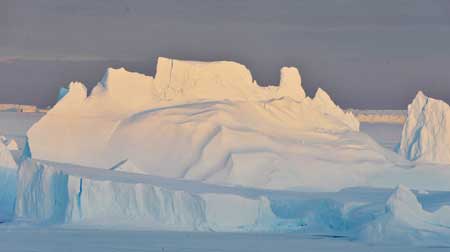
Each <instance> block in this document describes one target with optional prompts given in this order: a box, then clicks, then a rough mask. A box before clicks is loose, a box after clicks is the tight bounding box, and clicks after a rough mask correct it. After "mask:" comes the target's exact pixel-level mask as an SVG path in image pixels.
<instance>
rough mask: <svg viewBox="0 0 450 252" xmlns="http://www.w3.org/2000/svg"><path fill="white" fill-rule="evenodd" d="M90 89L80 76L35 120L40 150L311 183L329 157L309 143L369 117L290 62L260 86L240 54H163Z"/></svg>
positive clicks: (260, 183) (94, 160) (228, 179)
mask: <svg viewBox="0 0 450 252" xmlns="http://www.w3.org/2000/svg"><path fill="white" fill-rule="evenodd" d="M88 94H89V92H88V90H87V89H86V87H85V86H84V85H83V84H82V83H78V82H73V83H71V84H70V85H69V91H68V92H67V94H66V95H65V96H64V97H63V98H62V99H61V100H60V101H59V102H58V103H57V104H56V105H55V106H54V107H53V108H52V109H51V110H50V111H49V112H48V113H47V114H46V115H45V116H43V117H42V118H41V120H40V121H38V122H37V123H36V124H34V125H33V126H32V127H31V128H30V130H29V131H28V133H27V135H28V139H29V147H30V150H31V152H32V153H33V158H36V159H43V160H51V161H57V162H64V163H73V164H80V165H86V166H91V167H100V168H103V169H110V168H111V167H113V166H114V165H116V164H117V163H119V162H121V161H123V160H130V162H131V163H130V164H127V165H128V168H126V167H122V168H120V169H129V170H130V171H131V170H133V171H138V172H139V173H144V174H153V175H159V176H165V177H172V178H187V179H193V180H202V181H208V182H211V183H218V184H231V185H243V186H254V187H266V188H288V187H298V186H310V185H308V184H307V183H308V182H309V180H308V178H307V177H308V176H309V175H307V173H309V172H307V169H308V168H307V167H303V166H299V165H298V164H299V163H301V162H304V161H306V160H308V162H310V163H312V164H311V166H315V167H320V166H321V167H322V168H319V169H325V166H322V165H320V164H323V163H329V162H326V161H323V160H322V158H318V156H317V150H316V148H315V147H314V146H313V145H311V146H310V145H306V144H305V141H306V142H317V143H318V144H319V143H321V142H323V141H332V142H333V141H335V137H334V136H336V134H340V135H341V136H344V135H345V134H346V133H347V132H354V133H357V132H358V131H359V121H358V120H357V119H356V118H355V117H354V116H353V114H352V113H349V112H345V111H343V110H342V109H341V108H339V107H338V106H337V105H336V104H335V103H334V102H333V101H332V99H331V98H330V96H329V95H328V94H327V93H326V92H325V91H324V90H322V89H319V90H318V91H317V93H316V95H315V96H314V97H313V98H310V97H307V96H306V94H305V92H304V90H303V88H302V84H301V76H300V73H299V71H298V69H297V68H295V67H283V68H282V69H281V70H280V84H279V86H269V87H260V86H258V84H257V83H256V81H254V80H253V77H252V75H251V73H250V71H249V70H248V69H247V68H246V67H245V66H243V65H241V64H238V63H235V62H229V61H219V62H196V61H181V60H173V59H167V58H159V59H158V64H157V71H156V75H155V77H151V76H145V75H143V74H139V73H132V72H128V71H126V70H125V69H123V68H120V69H112V68H109V69H108V70H107V71H106V73H105V74H104V76H103V78H102V80H101V81H100V82H99V83H98V85H97V86H96V87H94V88H93V90H92V91H91V92H90V94H89V95H88ZM360 144H362V145H365V144H366V143H364V141H361V142H360ZM363 148H364V147H363ZM335 150H336V153H338V152H343V151H344V152H346V151H354V150H350V149H346V148H340V147H339V146H336V148H335ZM336 156H337V155H336ZM378 158H379V157H375V159H378ZM369 159H373V157H372V158H369ZM314 161H315V162H314ZM377 162H378V161H377ZM133 167H134V168H133ZM316 175H317V174H315V175H313V176H316ZM301 177H303V178H302V179H300V178H301ZM343 177H344V175H343ZM311 179H312V180H311V181H315V180H317V179H318V175H317V178H316V177H314V178H311ZM343 179H345V178H343ZM350 180H351V181H353V182H351V183H350V184H352V185H359V183H360V182H361V181H362V180H359V179H350ZM314 183H315V182H314ZM315 184H316V183H315ZM339 186H341V185H339Z"/></svg>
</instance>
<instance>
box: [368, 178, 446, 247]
mask: <svg viewBox="0 0 450 252" xmlns="http://www.w3.org/2000/svg"><path fill="white" fill-rule="evenodd" d="M449 214H450V207H449V206H442V207H441V208H439V209H438V210H436V211H435V212H428V211H426V210H424V209H423V208H422V205H421V204H420V203H419V201H418V200H417V198H416V196H415V195H414V193H413V192H412V191H411V190H410V189H409V188H407V187H405V186H403V185H399V186H398V187H397V189H396V190H395V191H394V193H393V194H392V195H391V196H390V198H389V199H388V201H387V202H386V207H385V212H384V213H383V214H381V215H380V216H378V217H377V218H376V219H375V220H373V221H372V222H370V223H368V224H366V225H365V227H364V229H363V231H362V232H361V234H360V237H361V238H362V239H363V240H365V241H368V242H371V243H401V242H407V243H411V244H414V245H419V246H449V245H450V243H449V238H450V229H449V228H450V215H449Z"/></svg>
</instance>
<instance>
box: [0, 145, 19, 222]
mask: <svg viewBox="0 0 450 252" xmlns="http://www.w3.org/2000/svg"><path fill="white" fill-rule="evenodd" d="M16 171H17V164H16V162H15V161H14V157H13V155H12V154H11V152H10V150H9V149H8V147H7V146H5V144H4V143H3V141H0V221H5V220H9V219H10V218H11V217H12V214H13V212H14V201H15V199H16V179H17V176H16Z"/></svg>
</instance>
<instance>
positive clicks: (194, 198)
mask: <svg viewBox="0 0 450 252" xmlns="http://www.w3.org/2000/svg"><path fill="white" fill-rule="evenodd" d="M111 174H115V175H117V176H120V175H121V173H117V174H116V172H112V173H111ZM122 175H123V174H122ZM109 178H110V179H107V180H105V178H104V177H103V178H101V177H95V176H93V175H92V173H89V171H88V170H87V171H86V170H85V171H80V170H72V171H71V172H70V171H65V170H61V169H58V168H55V167H53V166H51V165H47V164H45V163H42V162H41V161H31V160H27V161H25V162H24V163H23V165H22V166H21V168H20V169H19V176H18V185H17V188H18V189H17V203H16V207H15V219H16V221H22V222H23V221H26V222H30V223H36V224H75V225H95V226H109V227H111V226H121V227H133V228H139V227H143V228H147V229H158V230H168V229H173V230H203V231H207V230H215V231H257V230H260V231H264V230H265V231H268V230H272V228H274V227H273V226H274V225H275V224H276V223H277V222H276V221H277V218H276V217H275V216H274V215H273V214H272V212H271V209H270V203H269V202H268V200H267V199H265V198H256V199H252V198H245V197H242V196H239V195H232V194H230V195H226V194H217V193H215V194H212V193H207V194H195V193H191V192H189V191H183V190H174V189H171V188H170V187H169V188H165V187H161V186H156V185H154V184H152V183H150V182H148V183H145V182H144V183H143V182H142V181H140V182H137V181H133V180H128V181H124V180H123V179H121V178H117V180H115V179H114V176H112V177H111V176H110V177H109ZM238 209H239V210H238Z"/></svg>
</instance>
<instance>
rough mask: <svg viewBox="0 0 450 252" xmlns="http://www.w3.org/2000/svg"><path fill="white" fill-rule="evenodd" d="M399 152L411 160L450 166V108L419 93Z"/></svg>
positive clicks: (412, 105)
mask: <svg viewBox="0 0 450 252" xmlns="http://www.w3.org/2000/svg"><path fill="white" fill-rule="evenodd" d="M399 152H400V153H401V154H402V155H403V156H405V157H406V158H407V159H410V160H418V161H425V162H435V163H446V164H450V106H449V105H448V104H446V103H445V102H443V101H440V100H435V99H432V98H429V97H427V96H425V95H424V94H423V93H422V92H420V91H419V92H418V93H417V95H416V97H415V98H414V100H413V102H412V103H411V104H410V105H409V106H408V118H407V120H406V122H405V124H404V127H403V132H402V140H401V144H400V149H399Z"/></svg>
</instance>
